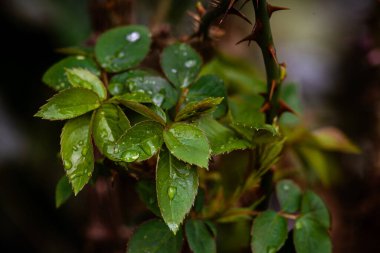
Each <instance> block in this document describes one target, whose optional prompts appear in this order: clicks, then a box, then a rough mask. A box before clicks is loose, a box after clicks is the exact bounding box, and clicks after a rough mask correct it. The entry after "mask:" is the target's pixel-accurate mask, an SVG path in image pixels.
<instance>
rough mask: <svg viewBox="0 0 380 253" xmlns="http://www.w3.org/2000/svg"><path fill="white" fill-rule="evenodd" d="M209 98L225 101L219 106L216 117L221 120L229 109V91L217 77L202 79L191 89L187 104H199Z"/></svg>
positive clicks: (204, 77)
mask: <svg viewBox="0 0 380 253" xmlns="http://www.w3.org/2000/svg"><path fill="white" fill-rule="evenodd" d="M208 97H222V98H224V99H223V101H222V102H221V103H220V104H219V105H218V106H217V108H216V110H215V112H214V113H213V115H214V117H216V118H220V117H221V116H223V115H225V114H226V112H227V109H228V103H227V91H226V87H225V86H224V82H223V80H222V79H220V78H219V77H217V76H215V75H205V76H202V77H200V78H199V79H198V80H197V81H196V82H195V83H194V84H193V85H191V87H190V89H189V93H188V94H187V96H186V102H198V101H201V100H203V99H205V98H208Z"/></svg>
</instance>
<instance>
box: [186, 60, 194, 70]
mask: <svg viewBox="0 0 380 253" xmlns="http://www.w3.org/2000/svg"><path fill="white" fill-rule="evenodd" d="M195 64H196V62H195V61H194V60H188V61H186V62H185V67H186V68H191V67H194V66H195Z"/></svg>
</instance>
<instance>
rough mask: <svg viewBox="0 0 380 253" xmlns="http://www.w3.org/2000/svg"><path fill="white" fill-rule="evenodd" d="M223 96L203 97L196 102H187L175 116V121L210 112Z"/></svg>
mask: <svg viewBox="0 0 380 253" xmlns="http://www.w3.org/2000/svg"><path fill="white" fill-rule="evenodd" d="M222 101H223V98H205V99H203V100H201V101H198V102H190V103H187V104H186V105H185V106H184V107H183V108H182V109H181V110H180V111H179V112H178V113H177V115H176V116H175V121H184V120H188V119H191V118H194V117H200V116H201V115H203V114H206V113H209V112H212V111H214V110H215V109H216V106H217V105H219V104H220V103H221V102H222Z"/></svg>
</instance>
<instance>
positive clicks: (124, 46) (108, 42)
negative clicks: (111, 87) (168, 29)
mask: <svg viewBox="0 0 380 253" xmlns="http://www.w3.org/2000/svg"><path fill="white" fill-rule="evenodd" d="M150 44H151V39H150V33H149V30H148V29H147V28H146V27H145V26H139V25H133V26H132V25H131V26H124V27H117V28H114V29H111V30H108V31H107V32H105V33H103V34H102V35H101V36H100V37H99V38H98V41H97V42H96V45H95V56H96V59H97V60H98V62H99V63H100V64H101V66H102V68H104V69H105V70H107V71H108V72H112V73H115V72H120V71H123V70H126V69H129V68H132V67H135V66H137V65H138V64H139V63H140V62H141V61H142V60H143V59H144V58H145V56H146V55H147V54H148V52H149V49H150Z"/></svg>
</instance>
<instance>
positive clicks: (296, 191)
mask: <svg viewBox="0 0 380 253" xmlns="http://www.w3.org/2000/svg"><path fill="white" fill-rule="evenodd" d="M276 193H277V198H278V200H279V202H280V205H281V210H282V211H284V212H287V213H294V212H297V211H298V210H299V209H300V206H301V198H302V191H301V189H300V187H299V186H298V185H296V184H295V183H294V182H293V181H291V180H288V179H284V180H281V181H279V182H278V183H277V184H276Z"/></svg>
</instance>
